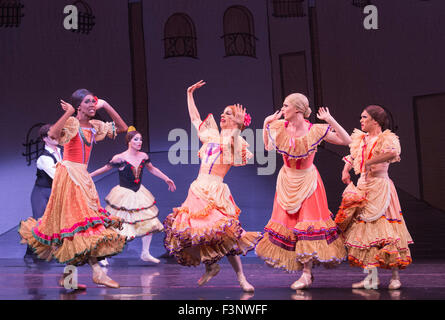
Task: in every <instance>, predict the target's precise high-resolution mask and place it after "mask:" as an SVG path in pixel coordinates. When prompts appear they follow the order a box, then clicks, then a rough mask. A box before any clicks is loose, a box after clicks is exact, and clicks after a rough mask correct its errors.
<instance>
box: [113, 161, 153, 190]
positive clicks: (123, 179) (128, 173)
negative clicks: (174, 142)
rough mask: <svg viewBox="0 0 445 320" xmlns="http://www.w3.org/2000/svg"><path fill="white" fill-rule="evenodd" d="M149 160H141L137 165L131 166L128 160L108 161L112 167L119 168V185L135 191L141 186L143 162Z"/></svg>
mask: <svg viewBox="0 0 445 320" xmlns="http://www.w3.org/2000/svg"><path fill="white" fill-rule="evenodd" d="M149 161H150V159H144V160H142V161H141V163H140V164H139V166H138V167H133V165H132V164H131V163H129V162H128V161H122V162H118V163H112V162H110V164H111V165H112V166H113V167H118V168H119V185H120V186H121V187H123V188H127V189H130V190H133V191H134V192H136V191H138V190H139V188H140V187H141V182H142V174H143V172H144V166H145V163H147V162H149Z"/></svg>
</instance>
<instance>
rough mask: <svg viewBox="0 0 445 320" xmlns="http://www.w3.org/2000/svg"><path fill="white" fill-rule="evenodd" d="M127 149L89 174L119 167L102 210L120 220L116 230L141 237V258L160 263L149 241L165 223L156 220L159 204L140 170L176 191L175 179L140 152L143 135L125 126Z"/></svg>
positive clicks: (101, 172)
mask: <svg viewBox="0 0 445 320" xmlns="http://www.w3.org/2000/svg"><path fill="white" fill-rule="evenodd" d="M125 139H126V142H127V146H128V149H127V150H126V151H125V152H122V153H119V154H117V155H115V156H114V157H113V158H112V159H111V161H110V162H109V163H108V164H106V165H105V166H103V167H102V168H100V169H97V170H96V171H94V172H92V173H91V177H95V176H97V175H100V174H103V173H105V172H107V171H109V170H111V169H112V168H113V167H115V168H119V185H117V186H115V187H114V188H113V189H112V190H111V191H110V193H109V194H108V195H107V197H106V198H105V201H106V203H107V206H106V207H105V210H107V212H110V213H111V214H112V215H113V216H116V217H119V218H121V219H122V220H123V229H122V230H118V229H116V232H118V233H120V234H121V235H123V236H125V237H127V239H128V240H133V239H134V238H135V237H141V239H142V252H141V256H140V257H141V259H142V260H144V261H149V262H154V263H159V262H160V261H159V259H156V258H155V257H153V256H152V255H151V254H150V243H151V239H152V236H153V233H155V232H161V231H163V230H164V226H163V225H162V223H161V222H160V221H159V220H158V218H157V216H158V212H159V210H158V208H157V207H156V206H155V203H156V201H155V198H154V197H153V195H152V194H151V192H150V191H148V190H147V189H146V188H145V187H144V186H143V185H142V173H143V171H144V167H145V168H147V170H148V171H149V172H150V173H151V174H153V175H154V176H156V177H158V178H160V179H162V180H164V182H165V183H166V184H167V185H168V190H170V191H172V192H173V191H175V190H176V186H175V183H174V182H173V181H172V180H171V179H170V178H169V177H167V176H166V175H165V174H164V173H163V172H162V171H161V170H159V169H158V168H156V167H155V166H154V165H153V164H152V163H151V160H150V158H149V157H148V155H147V154H146V153H145V152H141V151H140V150H141V147H142V135H141V134H140V133H139V132H138V131H136V129H135V128H134V127H132V126H131V127H130V128H129V129H128V133H127V135H126V137H125Z"/></svg>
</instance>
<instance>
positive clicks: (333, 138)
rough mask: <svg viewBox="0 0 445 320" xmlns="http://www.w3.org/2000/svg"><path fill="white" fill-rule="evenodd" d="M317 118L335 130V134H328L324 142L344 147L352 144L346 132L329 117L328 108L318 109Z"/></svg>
mask: <svg viewBox="0 0 445 320" xmlns="http://www.w3.org/2000/svg"><path fill="white" fill-rule="evenodd" d="M317 118H318V119H320V120H323V121H326V122H327V123H329V124H330V125H331V127H332V128H333V129H334V130H335V132H329V133H328V135H327V136H326V138H325V139H324V140H325V141H327V142H329V143H332V144H339V145H344V146H347V145H349V144H350V143H351V142H352V140H351V137H350V136H349V134H348V133H347V132H346V130H345V129H343V127H342V126H341V125H339V124H338V122H337V121H336V120H335V119H334V117H333V116H331V114H330V113H329V109H328V108H323V107H321V108H320V109H318V113H317Z"/></svg>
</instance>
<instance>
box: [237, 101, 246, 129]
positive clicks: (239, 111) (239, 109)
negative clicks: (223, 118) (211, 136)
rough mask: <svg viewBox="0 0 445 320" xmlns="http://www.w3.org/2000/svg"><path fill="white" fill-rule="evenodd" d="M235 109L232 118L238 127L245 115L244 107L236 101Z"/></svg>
mask: <svg viewBox="0 0 445 320" xmlns="http://www.w3.org/2000/svg"><path fill="white" fill-rule="evenodd" d="M235 109H236V113H235V117H234V120H235V122H236V124H237V125H238V127H242V126H243V124H244V117H245V116H246V108H243V105H241V104H239V103H237V104H235Z"/></svg>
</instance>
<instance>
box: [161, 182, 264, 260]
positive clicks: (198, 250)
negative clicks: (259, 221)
mask: <svg viewBox="0 0 445 320" xmlns="http://www.w3.org/2000/svg"><path fill="white" fill-rule="evenodd" d="M222 181H223V179H222V178H221V177H219V176H215V175H209V174H199V176H198V178H197V179H196V180H195V181H194V182H193V183H192V184H191V186H190V189H189V192H188V196H187V199H186V200H185V202H184V203H183V204H182V206H181V207H178V208H174V209H173V213H171V214H169V215H168V216H167V218H166V219H165V221H164V227H165V234H166V236H165V239H164V246H165V248H166V249H167V250H168V251H169V253H170V254H171V255H173V256H174V257H175V258H176V260H177V261H178V263H180V264H182V265H185V266H197V265H199V264H200V263H204V264H212V263H214V262H217V261H219V260H220V259H222V258H223V257H224V256H226V255H241V254H242V255H246V254H247V252H248V251H250V250H252V249H254V248H255V246H256V244H257V243H258V241H259V240H260V239H261V233H259V232H246V231H244V230H243V228H242V227H241V225H240V222H239V220H238V216H239V214H240V212H241V210H240V209H239V208H238V207H237V205H236V204H235V202H234V201H233V198H232V195H231V193H230V190H229V188H228V186H227V185H226V184H225V183H223V182H222Z"/></svg>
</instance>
